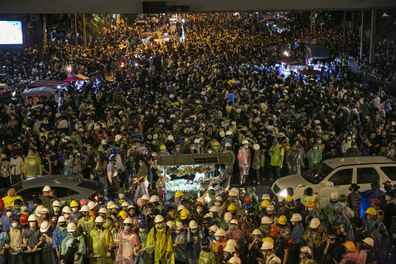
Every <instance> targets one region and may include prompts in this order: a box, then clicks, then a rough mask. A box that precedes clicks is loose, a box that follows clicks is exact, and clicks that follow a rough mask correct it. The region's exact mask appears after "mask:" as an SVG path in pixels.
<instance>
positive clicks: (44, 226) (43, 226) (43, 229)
mask: <svg viewBox="0 0 396 264" xmlns="http://www.w3.org/2000/svg"><path fill="white" fill-rule="evenodd" d="M50 226H51V225H50V224H49V223H48V221H43V222H42V223H41V225H40V232H41V233H45V232H47V231H48V229H49V228H50Z"/></svg>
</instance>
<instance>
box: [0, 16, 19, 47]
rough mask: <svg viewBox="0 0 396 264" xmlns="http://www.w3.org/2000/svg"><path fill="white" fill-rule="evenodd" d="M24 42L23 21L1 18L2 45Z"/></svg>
mask: <svg viewBox="0 0 396 264" xmlns="http://www.w3.org/2000/svg"><path fill="white" fill-rule="evenodd" d="M22 44H23V30H22V21H10V20H0V45H22Z"/></svg>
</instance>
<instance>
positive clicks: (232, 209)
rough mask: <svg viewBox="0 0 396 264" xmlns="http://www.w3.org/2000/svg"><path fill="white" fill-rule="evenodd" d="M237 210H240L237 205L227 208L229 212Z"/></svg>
mask: <svg viewBox="0 0 396 264" xmlns="http://www.w3.org/2000/svg"><path fill="white" fill-rule="evenodd" d="M236 210H238V208H237V207H236V205H235V204H233V203H232V204H230V205H229V206H228V207H227V211H236Z"/></svg>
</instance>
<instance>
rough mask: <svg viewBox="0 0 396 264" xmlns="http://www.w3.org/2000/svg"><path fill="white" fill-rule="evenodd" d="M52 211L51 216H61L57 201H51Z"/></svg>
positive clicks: (59, 205)
mask: <svg viewBox="0 0 396 264" xmlns="http://www.w3.org/2000/svg"><path fill="white" fill-rule="evenodd" d="M52 210H53V214H52V215H53V216H56V217H59V216H61V215H62V212H61V203H60V202H59V200H54V201H52Z"/></svg>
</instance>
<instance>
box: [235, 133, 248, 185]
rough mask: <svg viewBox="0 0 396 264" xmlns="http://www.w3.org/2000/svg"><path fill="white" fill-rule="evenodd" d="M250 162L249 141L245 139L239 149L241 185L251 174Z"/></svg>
mask: <svg viewBox="0 0 396 264" xmlns="http://www.w3.org/2000/svg"><path fill="white" fill-rule="evenodd" d="M250 164H251V154H250V149H249V142H248V141H247V140H243V141H242V145H241V147H240V148H239V150H238V165H239V181H240V184H241V185H242V184H244V183H245V182H246V177H247V176H248V175H249V168H250Z"/></svg>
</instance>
